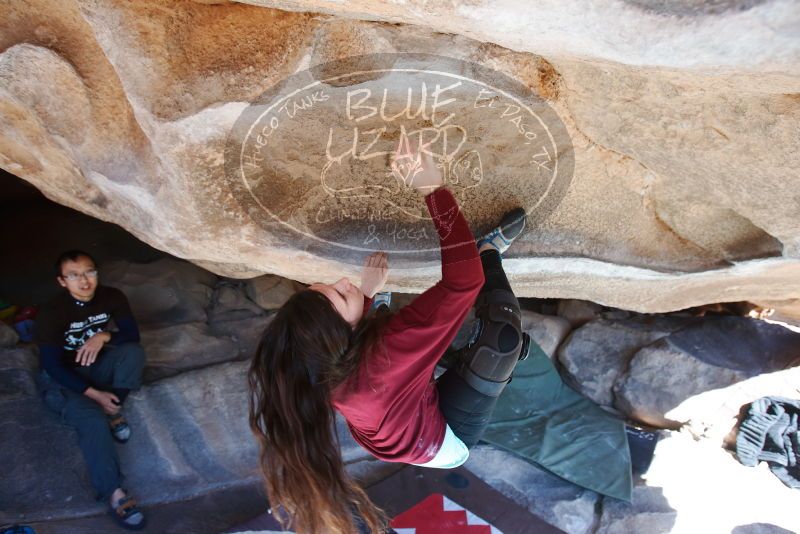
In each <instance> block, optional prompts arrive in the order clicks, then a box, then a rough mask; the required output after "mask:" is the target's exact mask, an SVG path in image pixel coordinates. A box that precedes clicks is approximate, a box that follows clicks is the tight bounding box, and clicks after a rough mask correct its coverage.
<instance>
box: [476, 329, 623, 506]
mask: <svg viewBox="0 0 800 534" xmlns="http://www.w3.org/2000/svg"><path fill="white" fill-rule="evenodd" d="M482 439H483V441H485V442H487V443H490V444H492V445H494V446H496V447H500V448H502V449H505V450H507V451H510V452H512V453H515V454H517V455H519V456H521V457H523V458H525V459H527V460H529V461H532V462H534V463H536V464H537V465H539V466H541V467H543V468H544V469H546V470H548V471H550V472H552V473H554V474H556V475H558V476H560V477H561V478H564V479H565V480H568V481H569V482H572V483H574V484H577V485H579V486H581V487H584V488H587V489H590V490H592V491H596V492H597V493H601V494H603V495H608V496H609V497H614V498H617V499H620V500H623V501H628V502H630V500H631V492H632V491H633V482H632V478H633V477H632V474H631V457H630V450H629V448H628V440H627V436H626V434H625V423H624V421H622V420H620V419H617V418H616V417H614V416H613V415H611V414H609V413H608V412H605V411H603V410H602V409H601V408H599V407H598V406H597V405H596V404H595V403H594V402H592V401H591V400H589V399H587V398H585V397H583V396H582V395H581V394H579V393H577V392H576V391H574V390H573V389H571V388H570V387H569V386H567V385H566V384H564V382H563V381H562V380H561V376H560V375H559V374H558V371H557V370H556V368H555V366H554V365H553V362H551V361H550V358H548V357H547V354H545V353H544V351H542V349H541V347H539V346H538V345H537V344H536V343H534V342H533V341H531V344H530V350H529V352H528V358H527V359H525V360H523V361H521V362H519V363H518V364H517V367H516V369H515V371H514V376H513V379H512V380H511V383H510V384H509V385H508V386H506V388H505V390H503V393H502V395H501V396H500V398H499V399H498V401H497V407H496V408H495V411H494V414H493V416H492V420H491V422H490V423H489V426H488V428H487V429H486V432H485V433H484V435H483V438H482Z"/></svg>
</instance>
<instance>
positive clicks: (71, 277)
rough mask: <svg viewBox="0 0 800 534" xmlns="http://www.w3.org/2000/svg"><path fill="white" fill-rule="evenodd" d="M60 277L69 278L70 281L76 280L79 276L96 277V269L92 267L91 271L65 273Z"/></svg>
mask: <svg viewBox="0 0 800 534" xmlns="http://www.w3.org/2000/svg"><path fill="white" fill-rule="evenodd" d="M62 278H64V279H65V280H69V281H70V282H76V281H78V280H80V279H81V278H97V269H92V270H91V271H86V272H85V273H69V274H65V275H64V276H63V277H62Z"/></svg>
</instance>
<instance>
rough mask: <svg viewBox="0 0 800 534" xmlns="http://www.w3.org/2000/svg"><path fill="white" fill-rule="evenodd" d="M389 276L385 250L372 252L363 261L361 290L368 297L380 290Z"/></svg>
mask: <svg viewBox="0 0 800 534" xmlns="http://www.w3.org/2000/svg"><path fill="white" fill-rule="evenodd" d="M387 278H389V263H388V261H387V259H386V252H382V251H381V252H373V253H372V254H370V255H369V256H367V259H366V260H365V261H364V273H363V274H362V275H361V292H362V293H364V294H365V295H366V296H368V297H369V298H372V297H374V296H375V293H377V292H378V291H380V290H381V289H382V288H383V286H384V284H386V279H387Z"/></svg>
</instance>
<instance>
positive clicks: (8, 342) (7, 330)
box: [0, 321, 19, 348]
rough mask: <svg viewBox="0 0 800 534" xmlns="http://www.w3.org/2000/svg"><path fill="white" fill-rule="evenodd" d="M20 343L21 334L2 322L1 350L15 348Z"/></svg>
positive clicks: (0, 327) (0, 334) (0, 326)
mask: <svg viewBox="0 0 800 534" xmlns="http://www.w3.org/2000/svg"><path fill="white" fill-rule="evenodd" d="M18 341H19V334H17V332H16V330H14V329H13V328H11V327H10V326H8V325H7V324H6V323H4V322H3V321H0V348H9V347H13V346H15V345H16V344H17V342H18Z"/></svg>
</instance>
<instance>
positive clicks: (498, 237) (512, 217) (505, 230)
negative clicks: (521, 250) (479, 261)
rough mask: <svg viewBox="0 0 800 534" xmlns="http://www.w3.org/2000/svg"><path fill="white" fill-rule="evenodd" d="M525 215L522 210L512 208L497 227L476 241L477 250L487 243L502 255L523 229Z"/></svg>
mask: <svg viewBox="0 0 800 534" xmlns="http://www.w3.org/2000/svg"><path fill="white" fill-rule="evenodd" d="M525 215H526V213H525V209H524V208H514V209H513V210H511V211H509V212H508V213H506V214H505V215H503V218H502V219H501V220H500V224H499V225H497V226H495V227H494V228H493V229H492V230H491V231H490V232H489V233H488V234H486V235H484V236H483V237H481V238H479V239H478V243H477V244H478V249H480V248H481V247H482V246H483V245H484V244H485V243H488V244H490V245H491V246H493V247H494V248H495V249H497V251H498V252H499V253H500V254H503V253H504V252H505V251H506V250H508V247H510V246H511V243H513V242H514V240H515V239H516V238H517V237H519V235H520V234H521V233H522V231H523V230H524V229H525Z"/></svg>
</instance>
